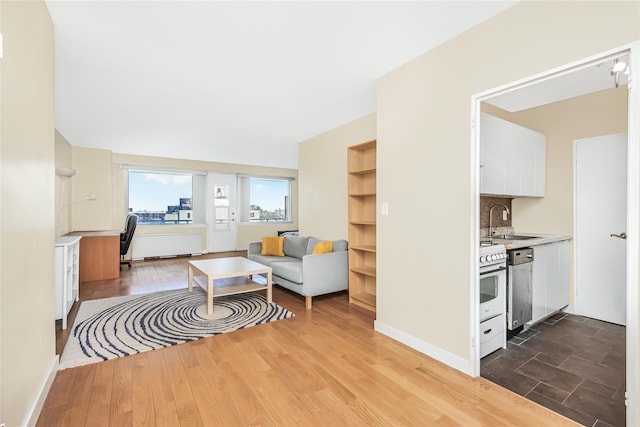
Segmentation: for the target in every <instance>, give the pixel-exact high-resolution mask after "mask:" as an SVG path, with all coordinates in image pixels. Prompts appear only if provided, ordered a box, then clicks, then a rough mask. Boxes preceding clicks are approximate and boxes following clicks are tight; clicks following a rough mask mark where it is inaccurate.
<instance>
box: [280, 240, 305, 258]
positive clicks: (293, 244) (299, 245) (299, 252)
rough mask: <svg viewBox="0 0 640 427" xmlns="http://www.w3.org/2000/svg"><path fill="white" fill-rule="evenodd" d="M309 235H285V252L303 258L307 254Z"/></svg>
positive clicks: (287, 254)
mask: <svg viewBox="0 0 640 427" xmlns="http://www.w3.org/2000/svg"><path fill="white" fill-rule="evenodd" d="M308 242H309V238H308V237H302V236H284V254H285V255H286V256H292V257H295V258H298V259H302V257H303V256H305V255H306V254H307V243H308Z"/></svg>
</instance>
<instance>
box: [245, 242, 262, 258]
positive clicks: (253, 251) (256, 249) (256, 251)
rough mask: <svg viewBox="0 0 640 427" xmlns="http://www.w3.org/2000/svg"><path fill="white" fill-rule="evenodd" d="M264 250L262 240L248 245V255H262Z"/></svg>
mask: <svg viewBox="0 0 640 427" xmlns="http://www.w3.org/2000/svg"><path fill="white" fill-rule="evenodd" d="M261 251H262V242H249V245H248V246H247V256H248V255H260V252H261Z"/></svg>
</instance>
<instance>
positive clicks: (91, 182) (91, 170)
mask: <svg viewBox="0 0 640 427" xmlns="http://www.w3.org/2000/svg"><path fill="white" fill-rule="evenodd" d="M71 157H72V165H73V168H74V169H75V170H76V171H77V172H76V174H75V176H74V177H73V178H72V180H73V185H72V187H71V202H72V203H73V204H72V205H71V228H72V229H73V231H93V230H112V229H113V223H112V213H111V210H112V198H113V192H112V187H111V151H108V150H98V149H94V148H82V147H73V149H72V150H71ZM89 195H95V196H96V200H93V201H86V200H83V199H84V198H85V197H87V196H89Z"/></svg>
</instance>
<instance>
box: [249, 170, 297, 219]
mask: <svg viewBox="0 0 640 427" xmlns="http://www.w3.org/2000/svg"><path fill="white" fill-rule="evenodd" d="M239 183H240V185H239V187H240V207H241V209H240V220H241V221H242V222H285V221H291V197H290V194H291V183H290V180H289V179H282V178H279V179H278V178H258V177H240V178H239Z"/></svg>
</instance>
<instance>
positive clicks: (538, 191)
mask: <svg viewBox="0 0 640 427" xmlns="http://www.w3.org/2000/svg"><path fill="white" fill-rule="evenodd" d="M531 145H533V146H534V153H535V155H534V158H535V170H534V175H533V177H534V186H533V191H532V192H531V194H530V196H534V197H544V191H545V183H546V178H545V177H546V175H547V169H546V164H547V137H546V136H544V135H543V134H541V133H538V132H533V131H532V142H531Z"/></svg>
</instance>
